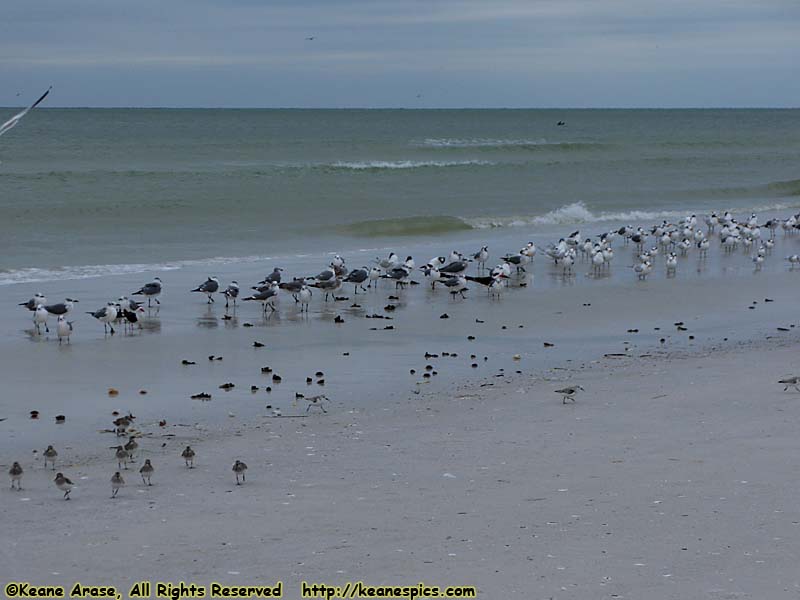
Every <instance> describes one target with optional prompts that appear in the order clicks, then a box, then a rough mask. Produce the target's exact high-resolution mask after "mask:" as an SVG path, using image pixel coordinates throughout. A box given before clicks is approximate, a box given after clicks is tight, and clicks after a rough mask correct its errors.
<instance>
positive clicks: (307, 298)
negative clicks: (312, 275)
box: [297, 284, 313, 312]
mask: <svg viewBox="0 0 800 600" xmlns="http://www.w3.org/2000/svg"><path fill="white" fill-rule="evenodd" d="M311 296H313V293H312V291H311V290H310V289H309V288H308V286H307V285H305V284H303V285H302V286H300V290H299V291H298V292H297V301H298V302H299V303H300V312H308V304H309V303H310V302H311Z"/></svg>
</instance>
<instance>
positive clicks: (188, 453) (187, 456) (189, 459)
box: [181, 446, 194, 469]
mask: <svg viewBox="0 0 800 600" xmlns="http://www.w3.org/2000/svg"><path fill="white" fill-rule="evenodd" d="M181 456H182V457H183V460H184V461H186V466H187V467H189V468H190V469H193V468H194V450H192V447H191V446H186V449H185V450H184V451H183V452H181Z"/></svg>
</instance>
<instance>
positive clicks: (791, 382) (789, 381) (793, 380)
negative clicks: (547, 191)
mask: <svg viewBox="0 0 800 600" xmlns="http://www.w3.org/2000/svg"><path fill="white" fill-rule="evenodd" d="M778 383H782V384H783V385H784V388H783V391H784V392H786V391H788V390H789V388H790V387H793V388H794V389H795V390H797V391H798V392H800V387H798V386H800V377H798V376H794V377H787V378H786V379H780V380H779V381H778Z"/></svg>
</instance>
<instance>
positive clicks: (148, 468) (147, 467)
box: [139, 458, 155, 485]
mask: <svg viewBox="0 0 800 600" xmlns="http://www.w3.org/2000/svg"><path fill="white" fill-rule="evenodd" d="M153 471H155V469H154V468H153V465H151V464H150V459H149V458H147V459H145V461H144V465H142V468H141V469H139V473H140V474H141V476H142V483H146V484H147V485H153V484H152V483H150V476H151V475H152V474H153Z"/></svg>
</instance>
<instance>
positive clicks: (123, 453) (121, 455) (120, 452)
mask: <svg viewBox="0 0 800 600" xmlns="http://www.w3.org/2000/svg"><path fill="white" fill-rule="evenodd" d="M114 456H116V457H117V466H118V467H119V468H120V469H127V468H128V458H130V454H128V451H127V450H125V448H124V447H122V446H117V452H116V454H115V455H114Z"/></svg>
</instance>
